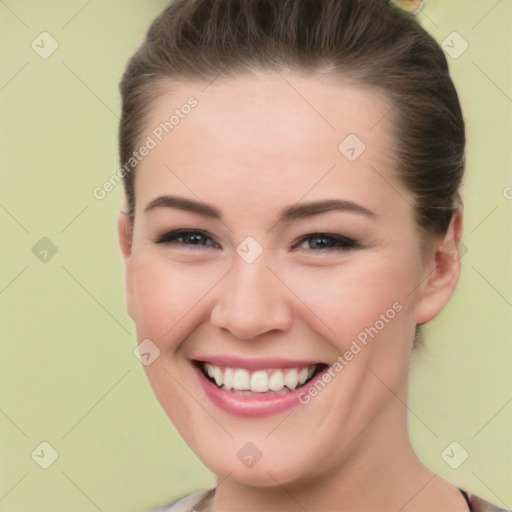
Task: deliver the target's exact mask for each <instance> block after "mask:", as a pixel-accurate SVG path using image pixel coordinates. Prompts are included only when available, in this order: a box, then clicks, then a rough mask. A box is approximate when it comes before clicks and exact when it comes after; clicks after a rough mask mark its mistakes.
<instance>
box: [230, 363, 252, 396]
mask: <svg viewBox="0 0 512 512" xmlns="http://www.w3.org/2000/svg"><path fill="white" fill-rule="evenodd" d="M233 388H234V389H238V390H239V391H247V390H249V389H251V377H250V375H249V372H248V371H247V370H242V369H240V368H239V369H238V370H235V373H234V374H233Z"/></svg>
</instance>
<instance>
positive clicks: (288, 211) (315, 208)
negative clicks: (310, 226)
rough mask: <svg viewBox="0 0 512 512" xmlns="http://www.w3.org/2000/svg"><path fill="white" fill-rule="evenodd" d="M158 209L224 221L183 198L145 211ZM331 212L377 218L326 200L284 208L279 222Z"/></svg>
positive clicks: (165, 198) (215, 211) (347, 203)
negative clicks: (185, 212) (170, 209)
mask: <svg viewBox="0 0 512 512" xmlns="http://www.w3.org/2000/svg"><path fill="white" fill-rule="evenodd" d="M157 208H173V209H177V210H183V211H187V212H192V213H197V214H198V215H202V216H203V217H208V218H210V219H217V220H222V213H221V212H220V210H219V209H217V208H215V207H214V206H211V205H208V204H206V203H203V202H201V201H196V200H194V199H188V198H185V197H181V196H170V195H166V196H160V197H157V198H156V199H154V200H153V201H151V202H150V203H149V204H148V205H147V206H146V208H145V209H144V211H145V212H148V211H151V210H155V209H157ZM331 211H344V212H350V213H358V214H361V215H364V216H367V217H377V215H376V214H375V213H374V212H372V211H371V210H369V209H368V208H365V207H364V206H361V205H360V204H357V203H355V202H353V201H349V200H346V199H324V200H322V201H313V202H309V203H300V204H295V205H292V206H288V207H286V208H284V209H283V210H281V213H280V217H279V222H281V223H283V224H284V223H289V222H293V221H295V220H299V219H306V218H309V217H314V216H316V215H320V214H322V213H327V212H331Z"/></svg>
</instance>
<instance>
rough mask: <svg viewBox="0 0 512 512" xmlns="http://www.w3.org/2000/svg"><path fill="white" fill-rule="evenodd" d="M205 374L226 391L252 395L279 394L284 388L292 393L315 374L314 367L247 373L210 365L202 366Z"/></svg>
mask: <svg viewBox="0 0 512 512" xmlns="http://www.w3.org/2000/svg"><path fill="white" fill-rule="evenodd" d="M203 366H204V369H205V371H206V374H207V375H208V376H209V377H210V378H211V379H212V380H214V381H215V383H216V384H217V386H218V387H219V388H220V387H222V388H223V389H225V390H226V391H230V390H235V391H251V392H253V393H266V392H268V391H274V392H279V391H282V390H283V389H284V388H285V387H286V388H288V390H291V391H294V390H295V389H297V387H298V386H300V385H302V384H304V383H305V382H306V381H307V380H308V379H310V378H311V377H312V375H313V373H314V372H315V368H316V366H315V365H313V366H308V367H303V368H286V369H284V370H282V369H278V368H276V369H268V370H256V371H253V372H249V371H248V370H245V369H243V368H236V369H234V368H221V367H220V366H214V365H212V364H210V363H204V364H203Z"/></svg>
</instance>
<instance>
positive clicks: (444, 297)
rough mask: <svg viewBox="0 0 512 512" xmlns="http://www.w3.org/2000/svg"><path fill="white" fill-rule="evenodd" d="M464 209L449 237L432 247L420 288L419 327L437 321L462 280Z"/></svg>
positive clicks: (451, 223)
mask: <svg viewBox="0 0 512 512" xmlns="http://www.w3.org/2000/svg"><path fill="white" fill-rule="evenodd" d="M462 230H463V223H462V210H457V211H456V212H455V213H454V214H453V216H452V220H451V222H450V225H449V227H448V231H447V232H446V235H445V236H444V237H443V238H442V239H439V240H437V241H435V242H434V243H433V245H429V249H428V254H426V255H425V270H424V272H425V275H426V277H425V278H424V280H423V282H422V283H421V285H420V286H419V287H418V295H417V302H416V324H418V325H421V324H425V323H427V322H429V321H430V320H432V319H433V318H435V317H436V316H437V315H438V314H439V313H440V312H441V310H442V309H443V308H444V306H445V305H446V304H447V302H448V301H449V300H450V298H451V296H452V295H453V292H454V291H455V288H456V287H457V283H458V282H459V277H460V258H461V246H460V242H461V239H462Z"/></svg>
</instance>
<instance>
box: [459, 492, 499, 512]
mask: <svg viewBox="0 0 512 512" xmlns="http://www.w3.org/2000/svg"><path fill="white" fill-rule="evenodd" d="M462 493H463V494H464V496H465V498H466V500H467V502H468V504H469V510H470V511H471V512H508V511H507V509H505V508H500V507H498V506H497V505H494V504H493V503H491V502H489V501H486V500H484V499H483V498H479V497H478V496H475V495H474V494H471V493H468V492H465V491H462Z"/></svg>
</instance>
